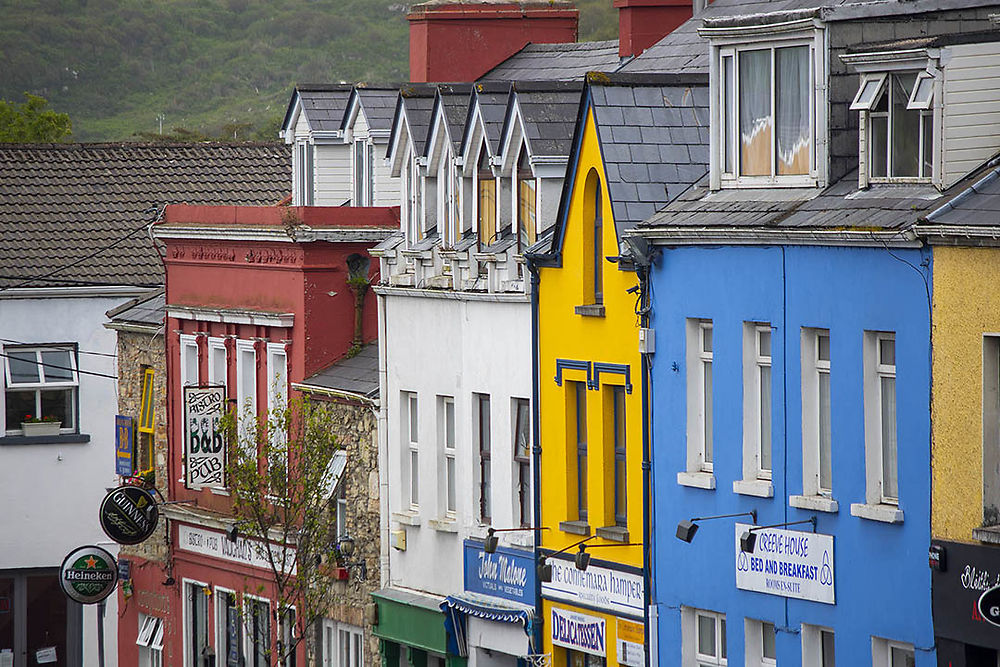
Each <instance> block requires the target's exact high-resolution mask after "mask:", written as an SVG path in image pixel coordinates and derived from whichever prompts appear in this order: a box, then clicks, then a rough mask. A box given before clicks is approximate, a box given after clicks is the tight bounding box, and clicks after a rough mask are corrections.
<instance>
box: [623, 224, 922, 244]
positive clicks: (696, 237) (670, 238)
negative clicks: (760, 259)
mask: <svg viewBox="0 0 1000 667" xmlns="http://www.w3.org/2000/svg"><path fill="white" fill-rule="evenodd" d="M632 233H633V234H636V235H639V236H643V237H645V238H647V239H649V240H650V241H652V242H653V243H656V244H659V245H826V246H874V247H885V246H892V247H895V248H918V247H920V240H919V239H918V238H917V237H916V235H915V234H914V233H913V230H912V229H907V230H898V231H887V230H867V229H830V230H826V229H809V230H799V229H794V230H793V229H742V228H706V227H696V228H682V227H669V228H651V229H637V230H634V231H633V232H632Z"/></svg>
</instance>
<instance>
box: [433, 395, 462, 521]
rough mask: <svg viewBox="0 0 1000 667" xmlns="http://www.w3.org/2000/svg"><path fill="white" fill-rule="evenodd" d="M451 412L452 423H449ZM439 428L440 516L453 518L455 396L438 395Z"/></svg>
mask: <svg viewBox="0 0 1000 667" xmlns="http://www.w3.org/2000/svg"><path fill="white" fill-rule="evenodd" d="M449 414H450V415H451V416H450V421H451V423H450V424H449ZM437 419H438V421H437V430H438V452H439V461H440V468H439V469H438V479H440V480H441V484H440V485H439V487H440V493H439V498H438V502H439V507H440V512H439V513H438V514H439V516H440V517H441V518H443V519H446V520H453V519H454V518H455V516H456V514H457V513H458V469H457V464H456V457H455V455H456V451H457V446H456V440H457V437H458V431H457V430H456V429H457V428H458V426H457V424H456V416H455V397H454V396H438V397H437Z"/></svg>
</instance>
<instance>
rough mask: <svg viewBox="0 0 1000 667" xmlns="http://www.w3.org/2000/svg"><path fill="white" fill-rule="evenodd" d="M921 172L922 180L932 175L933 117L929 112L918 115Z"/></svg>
mask: <svg viewBox="0 0 1000 667" xmlns="http://www.w3.org/2000/svg"><path fill="white" fill-rule="evenodd" d="M920 133H921V135H922V139H921V143H920V151H921V155H922V158H921V172H920V175H921V176H923V177H924V178H930V177H931V176H933V175H934V116H932V115H931V113H930V112H926V113H922V114H920Z"/></svg>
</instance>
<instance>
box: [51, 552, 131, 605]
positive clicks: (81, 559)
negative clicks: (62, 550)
mask: <svg viewBox="0 0 1000 667" xmlns="http://www.w3.org/2000/svg"><path fill="white" fill-rule="evenodd" d="M117 583H118V566H117V564H116V563H115V559H114V556H112V555H111V554H109V553H108V552H107V551H105V550H104V549H102V548H100V547H95V546H88V547H79V548H77V549H75V550H73V551H71V552H70V554H69V555H68V556H66V560H64V561H63V564H62V567H61V568H60V569H59V584H60V586H62V589H63V592H64V593H66V595H68V596H69V597H70V598H71V599H73V600H76V601H77V602H79V603H80V604H95V603H97V602H100V601H101V600H104V599H105V598H106V597H108V596H109V595H111V592H112V591H114V590H115V585H116V584H117Z"/></svg>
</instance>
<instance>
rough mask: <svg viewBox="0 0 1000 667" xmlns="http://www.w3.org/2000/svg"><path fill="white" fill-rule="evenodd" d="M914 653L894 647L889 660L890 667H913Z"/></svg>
mask: <svg viewBox="0 0 1000 667" xmlns="http://www.w3.org/2000/svg"><path fill="white" fill-rule="evenodd" d="M914 664H915V662H914V659H913V651H910V650H908V649H905V648H900V647H898V646H893V647H892V649H891V656H890V659H889V667H913V665H914Z"/></svg>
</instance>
